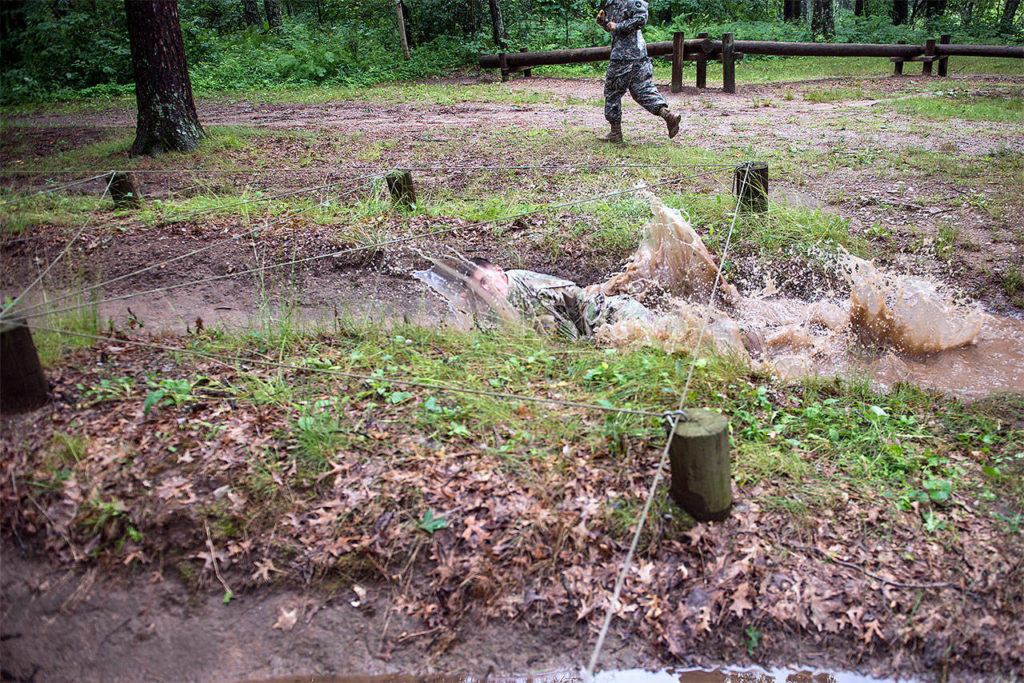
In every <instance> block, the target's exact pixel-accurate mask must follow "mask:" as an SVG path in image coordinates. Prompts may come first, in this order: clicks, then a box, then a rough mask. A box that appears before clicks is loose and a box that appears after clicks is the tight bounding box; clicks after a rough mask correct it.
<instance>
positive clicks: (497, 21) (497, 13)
mask: <svg viewBox="0 0 1024 683" xmlns="http://www.w3.org/2000/svg"><path fill="white" fill-rule="evenodd" d="M489 2H490V6H491V29H492V30H493V32H494V44H495V45H497V46H498V47H500V48H501V49H502V50H504V49H505V47H506V46H505V20H504V19H502V17H501V5H499V4H498V0H489Z"/></svg>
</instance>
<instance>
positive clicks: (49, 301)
mask: <svg viewBox="0 0 1024 683" xmlns="http://www.w3.org/2000/svg"><path fill="white" fill-rule="evenodd" d="M375 179H376V178H372V177H371V178H370V180H368V181H367V182H365V183H362V184H360V185H358V186H356V187H352V188H348V189H347V190H346V191H345V192H343V193H342V194H340V195H336V196H334V197H331V198H329V199H327V200H325V201H321V202H320V203H319V204H315V205H313V206H309V207H306V208H305V209H300V210H298V211H295V212H293V213H289V214H286V215H284V216H280V217H278V218H276V219H274V221H273V223H272V224H275V223H281V222H283V221H285V220H287V219H291V218H295V217H296V216H301V215H302V214H304V213H308V212H310V211H313V210H314V209H318V208H320V207H321V206H324V205H325V204H329V203H330V202H331V201H335V200H338V199H342V198H344V197H347V196H348V195H350V194H353V193H355V192H357V191H359V190H361V189H363V188H364V187H367V186H368V185H370V184H371V183H372V182H373V181H374V180H375ZM252 235H253V233H252V232H251V231H250V232H247V233H246V232H241V233H239V234H237V235H233V236H231V237H227V238H225V239H222V240H217V241H216V242H212V243H210V244H207V245H205V246H202V247H199V248H197V249H193V250H192V251H189V252H186V253H184V254H181V255H179V256H175V257H174V258H171V259H168V260H166V261H161V262H158V263H152V264H150V265H148V266H146V267H145V268H141V269H139V270H136V271H133V272H131V273H126V274H124V275H120V276H118V277H115V278H111V279H110V280H104V281H103V282H99V283H97V284H94V285H90V286H89V287H86V288H84V289H80V290H78V291H75V292H66V293H64V294H61V295H59V296H56V297H54V298H52V299H47V300H46V301H42V302H39V303H36V304H32V305H31V306H25V307H23V308H22V309H21V311H20V312H21V313H25V314H29V313H32V312H33V311H36V310H39V309H41V308H44V307H46V306H51V305H53V304H54V303H55V302H58V301H65V300H67V299H71V298H74V297H79V296H82V295H84V294H88V293H89V292H94V291H96V290H98V289H102V288H103V287H107V286H109V285H112V284H114V283H117V282H121V281H123V280H127V279H129V278H133V277H135V276H137V275H142V274H143V273H147V272H149V271H151V270H156V269H157V268H163V267H165V266H169V265H171V264H172V263H177V262H178V261H182V260H184V259H187V258H191V257H192V256H195V255H196V254H201V253H203V252H204V251H209V250H210V249H215V248H216V247H219V246H223V245H225V244H228V243H231V242H234V241H236V240H239V239H241V238H243V237H247V236H248V237H251V236H252Z"/></svg>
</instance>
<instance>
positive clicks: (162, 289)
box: [25, 169, 721, 318]
mask: <svg viewBox="0 0 1024 683" xmlns="http://www.w3.org/2000/svg"><path fill="white" fill-rule="evenodd" d="M720 171H721V169H713V170H710V171H704V172H702V173H696V174H694V175H690V176H679V177H676V178H671V179H669V180H665V181H661V182H658V183H650V184H648V185H646V187H647V188H651V187H661V186H664V185H670V184H672V183H677V182H681V181H683V180H692V179H694V178H699V177H701V176H706V175H711V174H712V173H718V172H720ZM636 191H637V188H630V189H627V190H617V191H615V192H608V193H605V194H601V195H597V196H593V197H584V198H583V199H575V200H572V201H568V202H563V203H561V204H553V205H550V206H545V207H543V208H541V209H535V210H533V211H525V212H523V213H519V214H515V215H511V216H501V217H498V218H492V219H489V220H486V221H479V222H477V223H470V224H469V225H457V226H450V227H446V228H439V229H437V230H432V231H428V232H425V233H420V234H417V235H409V236H407V237H396V238H394V239H390V240H383V241H380V242H375V243H373V244H366V245H363V246H360V247H350V248H348V249H341V250H338V251H333V252H329V253H327V254H320V255H318V256H307V257H305V258H301V259H293V260H290V261H284V262H281V263H275V264H273V265H269V266H263V267H261V268H247V269H244V270H238V271H235V272H233V273H225V274H224V275H214V276H211V277H208V278H203V279H201V280H193V281H191V282H179V283H175V284H173V285H167V286H166V287H155V288H153V289H148V290H144V291H141V292H133V293H131V294H123V295H120V296H115V297H110V298H107V299H104V300H102V301H95V302H89V303H83V304H77V305H74V306H65V307H63V308H57V309H54V310H51V311H39V310H36V311H33V312H31V313H29V314H28V315H26V316H25V317H26V318H35V317H39V316H42V315H57V314H59V313H66V312H69V311H76V310H79V309H81V308H85V307H88V306H96V305H100V304H105V303H111V302H114V301H124V300H125V299H133V298H135V297H139V296H146V295H148V294H159V293H161V292H167V291H171V290H174V289H181V288H182V287H191V286H195V285H201V284H207V283H210V282H217V281H220V280H227V279H230V278H234V277H241V276H244V275H251V274H253V273H259V272H265V271H268V270H275V269H279V268H288V267H290V266H296V265H301V264H304V263H310V262H313V261H321V260H323V259H328V258H337V257H339V256H343V255H346V254H352V253H356V252H360V251H367V250H371V249H380V248H381V247H387V246H393V245H395V244H404V243H407V242H414V241H416V240H421V239H426V238H428V237H435V236H437V235H442V234H445V233H449V232H454V231H456V230H473V229H475V228H480V227H483V226H485V225H490V224H493V223H499V222H508V221H515V220H517V219H520V218H525V217H527V216H533V215H536V214H540V213H544V212H547V211H553V210H556V209H562V208H566V207H569V206H576V205H579V204H586V203H587V202H593V201H600V200H602V199H608V198H610V197H617V196H620V195H624V194H629V193H631V192H636Z"/></svg>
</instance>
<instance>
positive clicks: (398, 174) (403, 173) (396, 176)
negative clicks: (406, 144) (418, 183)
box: [384, 170, 416, 207]
mask: <svg viewBox="0 0 1024 683" xmlns="http://www.w3.org/2000/svg"><path fill="white" fill-rule="evenodd" d="M384 180H385V181H386V182H387V184H388V192H389V193H390V194H391V199H392V201H394V202H395V203H396V204H399V205H402V206H406V207H411V206H412V205H413V204H415V203H416V188H415V186H413V184H412V171H408V170H398V171H392V172H391V173H388V174H387V175H386V176H384Z"/></svg>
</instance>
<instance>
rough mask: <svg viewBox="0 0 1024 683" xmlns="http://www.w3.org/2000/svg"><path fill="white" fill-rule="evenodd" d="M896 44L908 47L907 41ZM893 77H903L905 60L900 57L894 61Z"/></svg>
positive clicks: (899, 41) (898, 41)
mask: <svg viewBox="0 0 1024 683" xmlns="http://www.w3.org/2000/svg"><path fill="white" fill-rule="evenodd" d="M896 44H897V45H906V44H907V41H905V40H897V41H896ZM892 75H893V76H902V75H903V60H902V59H901V58H899V57H894V58H893V60H892Z"/></svg>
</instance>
